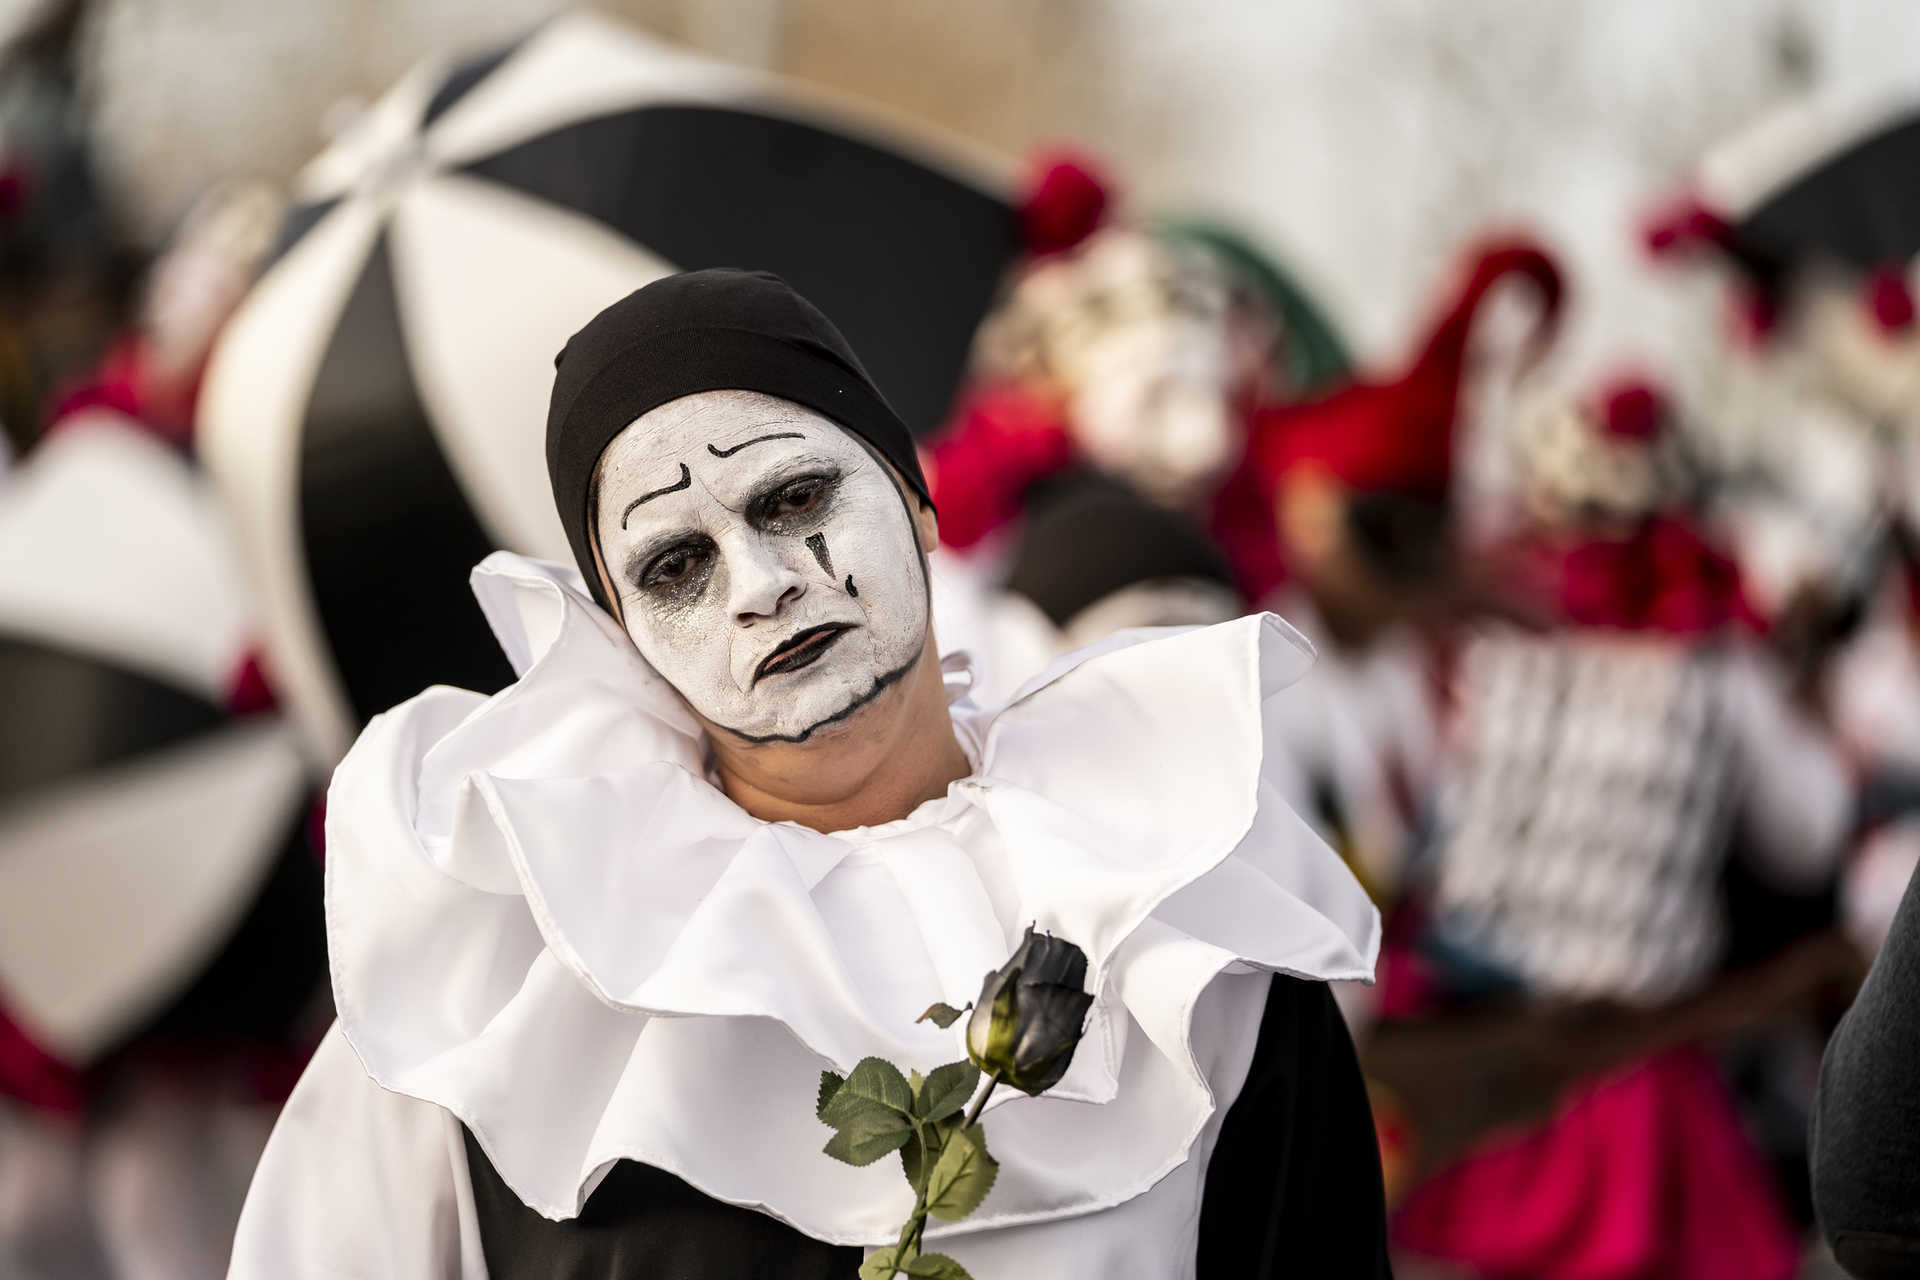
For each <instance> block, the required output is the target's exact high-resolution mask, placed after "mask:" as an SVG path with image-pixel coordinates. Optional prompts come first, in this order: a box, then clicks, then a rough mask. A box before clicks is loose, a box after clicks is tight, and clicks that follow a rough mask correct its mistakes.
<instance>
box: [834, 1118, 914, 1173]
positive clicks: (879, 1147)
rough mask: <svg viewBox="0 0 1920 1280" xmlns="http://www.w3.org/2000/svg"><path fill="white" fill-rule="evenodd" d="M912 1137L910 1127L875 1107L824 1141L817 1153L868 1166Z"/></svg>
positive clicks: (897, 1148)
mask: <svg viewBox="0 0 1920 1280" xmlns="http://www.w3.org/2000/svg"><path fill="white" fill-rule="evenodd" d="M912 1137H913V1126H912V1125H911V1124H909V1123H908V1122H907V1121H906V1120H903V1119H901V1118H900V1117H899V1116H895V1115H893V1114H892V1113H890V1112H887V1111H882V1110H880V1109H879V1108H877V1107H876V1108H874V1109H873V1110H872V1111H870V1112H867V1113H865V1114H863V1115H861V1116H858V1117H856V1118H855V1119H854V1120H853V1121H852V1122H851V1123H849V1124H848V1125H846V1126H845V1127H844V1128H842V1129H841V1130H840V1131H839V1132H838V1133H835V1134H834V1135H833V1136H832V1137H831V1138H829V1139H827V1145H826V1146H824V1147H822V1148H821V1150H823V1151H825V1152H826V1153H827V1154H828V1155H830V1156H832V1157H833V1158H834V1159H835V1160H840V1161H843V1162H845V1163H847V1164H851V1165H869V1164H872V1163H873V1162H874V1161H875V1160H878V1159H879V1158H880V1157H881V1156H884V1155H890V1154H892V1153H893V1152H895V1151H898V1150H899V1149H900V1148H901V1147H902V1146H904V1145H906V1143H907V1141H908V1139H910V1138H912Z"/></svg>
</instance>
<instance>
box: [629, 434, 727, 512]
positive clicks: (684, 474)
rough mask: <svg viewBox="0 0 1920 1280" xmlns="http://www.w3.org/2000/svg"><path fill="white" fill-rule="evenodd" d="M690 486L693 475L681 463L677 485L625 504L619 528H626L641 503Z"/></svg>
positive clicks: (656, 490)
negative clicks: (625, 507) (628, 520)
mask: <svg viewBox="0 0 1920 1280" xmlns="http://www.w3.org/2000/svg"><path fill="white" fill-rule="evenodd" d="M709 447H711V446H709ZM692 485H693V473H692V472H691V471H689V470H687V464H686V463H684V462H683V463H681V464H680V479H679V481H678V482H677V483H675V484H670V485H668V486H667V487H666V488H664V489H655V490H654V491H653V492H652V493H643V494H641V495H640V496H639V497H637V498H635V499H634V500H633V501H632V502H629V503H628V504H627V509H626V510H625V511H622V512H621V513H620V527H621V528H622V529H624V528H626V527H627V517H628V516H630V515H632V514H633V509H634V508H635V507H637V506H639V505H640V504H641V503H643V502H652V501H653V500H654V499H655V498H658V497H660V496H662V495H663V494H668V493H678V492H680V491H681V490H682V489H686V488H690V487H692Z"/></svg>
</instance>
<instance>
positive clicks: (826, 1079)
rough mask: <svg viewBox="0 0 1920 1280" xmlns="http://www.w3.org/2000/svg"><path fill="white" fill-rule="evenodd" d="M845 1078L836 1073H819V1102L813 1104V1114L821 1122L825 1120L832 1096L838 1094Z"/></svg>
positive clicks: (845, 1080)
mask: <svg viewBox="0 0 1920 1280" xmlns="http://www.w3.org/2000/svg"><path fill="white" fill-rule="evenodd" d="M846 1082H847V1078H846V1077H845V1076H843V1075H841V1074H840V1073H839V1072H837V1071H822V1072H821V1073H820V1100H819V1101H818V1102H816V1103H814V1104H813V1114H814V1115H815V1116H816V1117H818V1118H819V1119H821V1120H825V1119H826V1118H827V1104H828V1103H829V1102H831V1101H833V1095H834V1094H836V1093H838V1092H840V1086H841V1085H843V1084H845V1083H846Z"/></svg>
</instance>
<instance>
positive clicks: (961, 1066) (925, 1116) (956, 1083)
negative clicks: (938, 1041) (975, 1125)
mask: <svg viewBox="0 0 1920 1280" xmlns="http://www.w3.org/2000/svg"><path fill="white" fill-rule="evenodd" d="M979 1087H980V1068H978V1067H976V1066H974V1065H973V1064H972V1063H971V1062H949V1063H948V1064H947V1065H946V1066H944V1067H936V1068H935V1069H934V1072H933V1074H932V1075H930V1076H928V1077H927V1083H926V1085H925V1087H923V1088H921V1089H920V1090H919V1091H918V1096H919V1112H920V1118H921V1119H922V1120H944V1119H946V1118H947V1117H948V1116H950V1115H953V1114H955V1113H956V1112H958V1111H960V1110H961V1109H962V1108H964V1107H965V1106H966V1105H967V1103H968V1101H969V1100H970V1099H972V1097H973V1091H974V1090H975V1089H977V1088H979Z"/></svg>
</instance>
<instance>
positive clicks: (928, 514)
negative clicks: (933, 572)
mask: <svg viewBox="0 0 1920 1280" xmlns="http://www.w3.org/2000/svg"><path fill="white" fill-rule="evenodd" d="M913 528H914V532H915V533H917V534H918V535H919V538H920V549H921V550H922V551H931V550H933V549H934V548H935V547H937V546H939V545H940V515H939V513H938V512H936V511H935V510H934V509H933V504H932V503H930V502H919V503H917V505H916V506H915V508H914V512H913Z"/></svg>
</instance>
